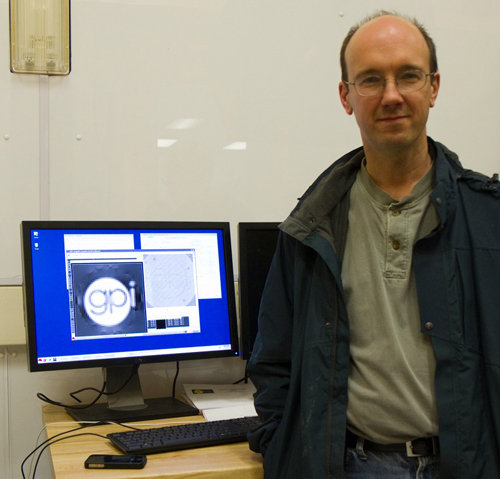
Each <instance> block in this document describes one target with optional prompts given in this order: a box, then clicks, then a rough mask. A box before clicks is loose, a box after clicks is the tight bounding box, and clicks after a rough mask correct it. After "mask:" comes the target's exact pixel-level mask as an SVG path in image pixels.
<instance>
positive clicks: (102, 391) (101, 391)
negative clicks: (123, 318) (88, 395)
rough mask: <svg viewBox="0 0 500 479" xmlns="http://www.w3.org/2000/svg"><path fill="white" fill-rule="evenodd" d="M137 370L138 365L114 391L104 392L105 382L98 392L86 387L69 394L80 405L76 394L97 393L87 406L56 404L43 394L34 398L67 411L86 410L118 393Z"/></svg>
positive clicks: (56, 402) (38, 394)
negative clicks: (105, 397)
mask: <svg viewBox="0 0 500 479" xmlns="http://www.w3.org/2000/svg"><path fill="white" fill-rule="evenodd" d="M138 369H139V365H138V364H136V365H134V368H133V370H132V373H131V374H130V376H129V377H128V378H127V380H126V381H125V382H124V383H123V385H122V386H121V387H119V388H118V389H117V390H116V391H112V392H106V381H103V384H102V388H101V389H100V390H99V389H96V388H91V387H88V388H82V389H79V390H78V391H73V392H71V393H70V394H69V395H70V396H71V397H72V398H73V399H74V400H75V401H77V402H79V403H81V402H82V401H81V400H80V398H78V396H76V395H77V394H79V393H81V392H83V391H95V392H97V393H98V394H97V397H96V398H95V399H94V400H93V401H91V402H90V403H89V404H86V405H84V406H78V405H68V404H64V403H61V402H58V401H54V400H53V399H50V398H49V397H47V396H46V395H45V394H43V393H37V394H36V396H37V398H38V399H40V400H42V401H44V402H46V403H49V404H52V405H54V406H59V407H65V408H68V409H87V408H89V407H91V406H93V405H94V404H96V403H97V401H99V399H101V397H102V396H112V395H113V394H117V393H119V392H120V391H121V390H122V389H123V388H124V387H125V386H126V385H127V384H128V383H129V382H130V381H131V380H132V378H133V377H134V375H135V374H136V373H137V370H138Z"/></svg>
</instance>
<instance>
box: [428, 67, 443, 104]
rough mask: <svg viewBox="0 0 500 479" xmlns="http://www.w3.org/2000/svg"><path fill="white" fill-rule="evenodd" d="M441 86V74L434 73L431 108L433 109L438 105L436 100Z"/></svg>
mask: <svg viewBox="0 0 500 479" xmlns="http://www.w3.org/2000/svg"><path fill="white" fill-rule="evenodd" d="M440 85H441V75H440V74H439V72H436V73H434V75H433V78H432V82H431V102H430V107H431V108H432V107H433V106H434V105H435V104H436V98H437V96H438V92H439V86H440Z"/></svg>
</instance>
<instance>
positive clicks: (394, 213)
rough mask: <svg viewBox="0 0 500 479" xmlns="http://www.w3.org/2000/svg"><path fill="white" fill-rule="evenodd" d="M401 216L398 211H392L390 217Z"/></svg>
mask: <svg viewBox="0 0 500 479" xmlns="http://www.w3.org/2000/svg"><path fill="white" fill-rule="evenodd" d="M400 214H401V211H399V210H392V216H399V215H400Z"/></svg>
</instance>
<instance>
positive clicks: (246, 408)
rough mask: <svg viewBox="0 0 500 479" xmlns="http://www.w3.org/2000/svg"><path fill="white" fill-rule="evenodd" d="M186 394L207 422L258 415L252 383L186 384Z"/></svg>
mask: <svg viewBox="0 0 500 479" xmlns="http://www.w3.org/2000/svg"><path fill="white" fill-rule="evenodd" d="M184 393H185V397H186V399H188V401H190V402H191V403H192V404H193V405H194V407H196V408H198V409H199V410H200V411H201V412H202V413H203V416H204V417H205V419H206V420H207V421H215V420H218V419H231V418H235V417H245V416H256V415H257V412H256V411H255V408H254V405H253V395H254V393H255V386H254V385H253V384H252V383H246V384H244V383H242V384H184Z"/></svg>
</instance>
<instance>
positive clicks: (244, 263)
mask: <svg viewBox="0 0 500 479" xmlns="http://www.w3.org/2000/svg"><path fill="white" fill-rule="evenodd" d="M278 225H279V223H270V222H268V223H239V224H238V247H239V249H238V267H239V281H238V294H239V312H240V356H241V358H242V359H249V358H250V355H251V353H252V350H253V344H254V342H255V337H256V336H257V331H258V317H259V309H260V300H261V296H262V291H263V290H264V286H265V283H266V279H267V275H268V272H269V267H270V266H271V262H272V259H273V257H274V252H275V250H276V243H277V241H278V233H279V229H278Z"/></svg>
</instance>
